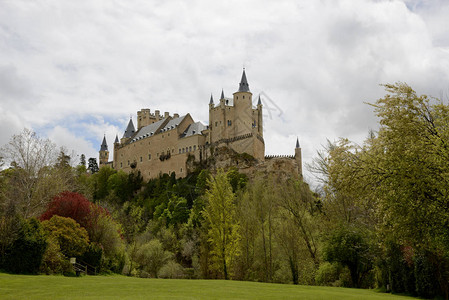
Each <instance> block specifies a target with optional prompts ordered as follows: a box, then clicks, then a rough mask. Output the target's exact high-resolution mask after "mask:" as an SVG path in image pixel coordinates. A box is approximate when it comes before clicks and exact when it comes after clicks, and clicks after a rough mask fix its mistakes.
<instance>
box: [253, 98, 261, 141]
mask: <svg viewBox="0 0 449 300" xmlns="http://www.w3.org/2000/svg"><path fill="white" fill-rule="evenodd" d="M262 120H263V117H262V101H261V100H260V95H259V100H258V101H257V124H255V125H256V126H255V129H256V132H257V134H259V135H260V136H261V137H263V123H262Z"/></svg>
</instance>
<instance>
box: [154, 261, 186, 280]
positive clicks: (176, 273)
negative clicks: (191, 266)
mask: <svg viewBox="0 0 449 300" xmlns="http://www.w3.org/2000/svg"><path fill="white" fill-rule="evenodd" d="M158 275H159V277H160V278H172V279H174V278H183V277H184V268H183V267H182V266H181V265H180V264H178V263H177V262H175V261H173V260H169V261H168V262H167V263H166V264H165V265H164V266H163V267H162V268H161V269H160V270H159V274H158Z"/></svg>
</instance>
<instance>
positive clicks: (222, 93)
mask: <svg viewBox="0 0 449 300" xmlns="http://www.w3.org/2000/svg"><path fill="white" fill-rule="evenodd" d="M224 98H225V97H224V91H223V89H221V96H220V100H221V99H224Z"/></svg>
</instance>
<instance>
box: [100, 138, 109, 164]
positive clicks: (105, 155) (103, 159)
mask: <svg viewBox="0 0 449 300" xmlns="http://www.w3.org/2000/svg"><path fill="white" fill-rule="evenodd" d="M108 161H109V151H108V144H107V143H106V136H104V137H103V143H101V147H100V166H102V165H105V164H107V163H108Z"/></svg>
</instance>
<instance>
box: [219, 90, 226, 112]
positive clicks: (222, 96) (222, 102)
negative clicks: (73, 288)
mask: <svg viewBox="0 0 449 300" xmlns="http://www.w3.org/2000/svg"><path fill="white" fill-rule="evenodd" d="M220 106H221V107H222V108H224V106H225V96H224V91H223V89H221V96H220Z"/></svg>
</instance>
